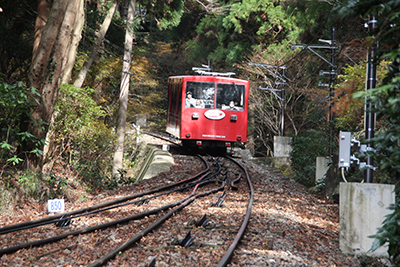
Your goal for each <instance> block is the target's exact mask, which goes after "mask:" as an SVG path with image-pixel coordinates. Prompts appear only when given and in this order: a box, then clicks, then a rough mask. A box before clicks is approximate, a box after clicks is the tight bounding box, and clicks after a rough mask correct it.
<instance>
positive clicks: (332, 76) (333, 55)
mask: <svg viewBox="0 0 400 267" xmlns="http://www.w3.org/2000/svg"><path fill="white" fill-rule="evenodd" d="M331 45H332V47H333V48H332V50H331V51H332V52H331V63H332V64H331V74H330V84H329V124H330V125H329V129H330V130H329V155H330V156H331V157H333V147H332V142H333V124H332V123H333V94H334V84H335V80H336V49H335V47H336V29H335V27H333V28H332V43H331Z"/></svg>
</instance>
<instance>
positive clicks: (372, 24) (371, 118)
mask: <svg viewBox="0 0 400 267" xmlns="http://www.w3.org/2000/svg"><path fill="white" fill-rule="evenodd" d="M376 23H377V21H376V19H375V16H372V17H371V18H370V20H369V21H368V30H369V32H370V33H371V36H372V37H373V38H374V37H375V29H376ZM366 79H367V80H366V83H365V89H366V91H367V93H368V90H369V89H372V88H375V87H376V64H375V44H373V45H372V47H371V48H370V49H369V53H368V57H367V75H366ZM372 108H374V105H373V104H372V103H371V102H370V100H369V97H368V95H367V97H366V99H365V125H364V129H365V140H366V143H367V152H368V151H371V150H373V146H374V144H373V142H372V139H373V138H374V136H375V113H373V112H371V109H372ZM373 163H374V159H373V158H372V157H371V156H369V155H367V169H366V170H365V172H364V178H365V182H366V183H372V181H373V169H372V168H369V167H372V166H373Z"/></svg>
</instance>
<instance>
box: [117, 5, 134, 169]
mask: <svg viewBox="0 0 400 267" xmlns="http://www.w3.org/2000/svg"><path fill="white" fill-rule="evenodd" d="M135 5H136V0H132V1H130V2H129V8H128V17H127V23H126V33H125V53H124V62H123V66H122V75H121V92H120V95H119V109H118V120H117V143H116V149H115V153H114V161H113V171H112V172H113V176H114V177H120V174H119V171H121V170H122V160H123V153H124V139H125V127H126V110H127V104H128V93H129V80H130V66H131V63H130V62H131V51H132V41H133V40H132V39H133V32H132V31H133V23H134V17H135Z"/></svg>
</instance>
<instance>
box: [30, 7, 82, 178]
mask: <svg viewBox="0 0 400 267" xmlns="http://www.w3.org/2000/svg"><path fill="white" fill-rule="evenodd" d="M80 1H81V0H55V1H54V3H53V6H52V9H51V11H50V14H49V18H48V21H47V23H46V25H45V26H44V28H43V33H42V37H41V39H40V44H39V46H38V48H37V51H36V53H35V55H34V59H33V61H32V64H31V67H30V69H29V73H28V78H29V82H30V85H31V86H32V87H34V88H36V89H37V90H38V92H39V93H40V97H37V100H38V101H39V104H37V105H35V107H34V108H33V112H32V118H33V119H32V122H31V124H30V125H29V127H28V129H29V131H30V133H31V134H33V135H34V136H35V138H37V140H39V141H34V140H32V139H30V140H28V142H27V144H26V147H25V148H24V151H30V153H28V154H27V155H26V156H27V158H26V162H27V164H28V167H29V168H30V169H31V170H33V171H41V169H42V160H43V156H42V154H41V152H40V151H42V150H43V140H44V139H45V137H46V132H47V130H48V127H49V124H50V120H51V115H52V113H53V109H54V104H55V102H56V101H57V98H58V91H59V88H60V84H61V78H62V75H63V73H64V70H65V66H66V64H67V60H68V54H69V50H70V48H71V42H72V38H73V31H74V29H75V24H76V22H77V13H78V12H77V10H78V8H79V4H80ZM35 150H36V151H37V153H32V151H35Z"/></svg>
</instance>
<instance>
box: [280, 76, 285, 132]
mask: <svg viewBox="0 0 400 267" xmlns="http://www.w3.org/2000/svg"><path fill="white" fill-rule="evenodd" d="M282 77H285V68H283V74H282ZM284 135H285V83H282V90H281V136H284Z"/></svg>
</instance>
